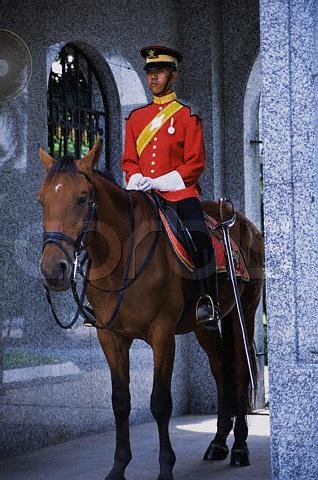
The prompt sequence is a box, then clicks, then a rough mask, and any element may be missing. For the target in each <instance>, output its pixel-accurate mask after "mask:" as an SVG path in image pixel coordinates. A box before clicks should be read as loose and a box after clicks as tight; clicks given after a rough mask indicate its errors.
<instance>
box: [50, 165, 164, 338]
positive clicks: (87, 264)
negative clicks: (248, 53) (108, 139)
mask: <svg viewBox="0 0 318 480" xmlns="http://www.w3.org/2000/svg"><path fill="white" fill-rule="evenodd" d="M79 173H81V174H82V175H84V176H85V177H86V179H87V181H88V182H89V183H90V185H91V189H90V196H89V199H88V203H89V209H88V212H87V215H86V218H85V220H84V223H83V227H82V228H81V231H80V233H79V234H78V236H77V237H76V239H73V238H72V237H70V236H69V235H66V234H65V233H63V232H46V231H44V233H43V248H42V252H43V250H44V248H45V247H46V245H48V244H49V243H53V244H54V245H56V246H57V247H58V248H60V250H62V252H63V253H64V255H65V258H66V259H67V261H68V263H69V264H70V265H71V280H70V287H71V290H72V294H73V298H74V300H75V302H76V304H77V311H76V313H75V315H74V317H73V319H72V320H71V321H70V322H69V323H68V324H66V325H65V324H63V323H62V322H61V321H60V319H59V318H58V316H57V314H56V312H55V309H54V306H53V303H52V299H51V294H50V290H49V288H48V287H47V286H46V285H44V290H45V294H46V299H47V301H48V303H49V305H50V307H51V311H52V314H53V317H54V319H55V321H56V323H57V324H58V325H59V326H60V327H61V328H63V329H69V328H72V327H73V326H74V324H75V323H76V322H77V320H78V318H79V316H80V315H81V316H82V317H83V318H84V321H85V322H86V323H85V324H86V325H88V326H93V327H95V328H97V329H103V328H109V327H110V326H111V324H112V323H113V321H114V320H115V318H116V316H117V314H118V312H119V309H120V306H121V303H122V301H123V297H124V294H125V291H126V289H127V288H128V287H129V286H130V285H131V284H132V283H134V282H135V281H136V280H137V278H138V277H139V275H141V273H142V272H143V271H144V269H145V268H146V266H147V264H148V262H149V261H150V259H151V257H152V255H153V253H154V250H155V247H156V244H157V240H158V236H159V230H160V228H159V227H160V216H159V212H158V205H157V202H158V200H157V199H156V198H153V197H151V198H152V201H151V202H150V203H151V205H152V207H153V209H154V211H155V215H156V229H155V236H154V239H153V242H152V244H151V246H150V248H149V251H148V253H147V255H146V257H145V259H144V261H143V263H142V265H141V266H140V267H139V269H138V271H137V272H136V274H135V276H134V278H132V279H130V280H129V278H128V277H129V272H130V269H131V262H132V258H133V249H134V245H135V215H134V204H133V200H132V196H131V192H130V191H129V190H125V192H126V194H127V196H128V201H129V217H130V239H131V240H130V245H129V251H128V258H127V264H126V268H125V271H124V277H123V281H122V285H121V286H120V287H119V288H118V289H113V290H111V289H103V288H100V287H97V286H96V285H93V284H92V283H91V282H90V280H89V278H88V277H89V272H90V268H91V265H92V260H91V258H90V256H89V254H88V252H87V251H86V250H85V247H86V240H87V236H88V233H89V232H90V231H92V232H93V233H94V232H95V223H96V221H97V220H98V218H97V217H98V216H97V211H98V210H97V203H96V193H95V189H94V184H93V182H92V180H91V178H90V177H89V176H88V175H86V174H85V173H83V172H79ZM140 193H143V192H140ZM143 195H146V194H144V193H143ZM147 197H149V196H148V195H147ZM91 223H94V228H93V229H90V225H91ZM62 242H65V243H68V244H69V245H71V246H72V247H73V248H74V253H73V258H72V257H71V256H70V254H69V252H68V251H67V249H66V248H65V247H64V245H63V244H62ZM83 251H85V254H84V256H83V258H82V260H79V258H80V255H81V254H82V252H83ZM84 270H85V272H84ZM77 272H79V273H80V275H81V276H82V277H83V286H82V292H81V294H80V295H79V294H78V291H77V283H76V276H77ZM88 284H89V285H90V286H92V287H93V288H95V289H97V290H99V291H102V292H104V293H118V294H119V295H118V297H117V301H116V304H115V307H114V310H113V312H112V315H111V317H110V319H109V321H108V322H107V326H105V327H104V326H99V325H97V323H96V318H95V315H94V313H93V310H92V309H91V308H88V307H86V306H84V301H85V296H86V288H87V285H88Z"/></svg>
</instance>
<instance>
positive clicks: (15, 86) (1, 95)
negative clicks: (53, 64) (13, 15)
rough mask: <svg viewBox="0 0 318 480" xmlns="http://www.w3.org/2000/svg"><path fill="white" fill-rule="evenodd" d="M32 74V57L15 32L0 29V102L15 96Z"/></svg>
mask: <svg viewBox="0 0 318 480" xmlns="http://www.w3.org/2000/svg"><path fill="white" fill-rule="evenodd" d="M31 75H32V57H31V52H30V50H29V48H28V46H27V45H26V43H25V42H24V41H23V40H22V38H21V37H19V36H18V35H17V34H15V33H13V32H11V31H9V30H3V29H0V103H5V102H7V101H9V100H12V99H13V98H15V97H17V96H18V95H19V94H20V93H21V92H22V91H23V89H24V88H25V87H26V86H27V84H28V83H29V81H30V79H31Z"/></svg>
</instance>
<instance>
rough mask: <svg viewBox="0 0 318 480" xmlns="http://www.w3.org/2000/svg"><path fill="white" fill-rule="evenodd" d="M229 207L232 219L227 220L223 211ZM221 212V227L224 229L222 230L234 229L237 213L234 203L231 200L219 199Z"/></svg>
mask: <svg viewBox="0 0 318 480" xmlns="http://www.w3.org/2000/svg"><path fill="white" fill-rule="evenodd" d="M228 206H230V218H228V219H227V220H225V219H224V215H223V210H224V209H225V208H226V207H228ZM219 212H220V219H221V222H220V227H222V228H224V227H225V228H231V227H233V225H234V223H235V222H236V213H235V210H234V206H233V203H232V202H231V200H227V199H226V198H225V197H221V198H220V199H219Z"/></svg>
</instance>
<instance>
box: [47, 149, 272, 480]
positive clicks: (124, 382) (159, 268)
mask: <svg viewBox="0 0 318 480" xmlns="http://www.w3.org/2000/svg"><path fill="white" fill-rule="evenodd" d="M100 150H101V148H100V145H99V144H96V145H95V146H94V147H93V148H92V150H91V151H90V152H89V153H88V154H87V155H86V157H84V158H83V159H82V160H74V159H72V158H70V157H67V158H64V159H63V161H55V160H53V159H52V158H51V157H50V155H49V154H48V153H47V152H46V151H44V150H43V149H40V157H41V159H42V162H43V164H44V166H45V168H46V170H47V174H46V178H45V180H44V183H43V185H42V187H41V189H40V192H39V200H40V202H41V204H42V206H43V214H44V230H45V232H58V233H59V235H58V238H59V245H57V244H56V243H48V244H46V245H45V246H44V250H43V255H42V259H41V271H42V275H43V279H44V282H45V284H46V285H47V286H48V287H49V288H50V289H52V290H60V291H62V290H66V289H67V288H69V286H70V277H71V271H72V265H71V261H70V259H71V260H72V259H73V256H74V245H73V244H72V242H73V240H75V239H76V238H78V236H81V235H82V232H83V225H86V226H87V228H88V229H89V234H88V236H87V237H86V244H85V249H86V250H87V251H88V252H89V254H90V256H91V259H92V269H91V273H90V277H89V279H90V281H89V285H88V288H87V297H88V300H89V302H90V304H91V306H92V307H93V309H94V312H95V315H96V319H97V323H98V325H99V326H100V327H104V328H99V329H98V330H97V333H98V338H99V342H100V344H101V346H102V349H103V351H104V353H105V356H106V359H107V362H108V365H109V368H110V371H111V379H112V403H113V411H114V415H115V420H116V433H117V435H116V450H115V455H114V464H113V467H112V470H111V471H110V473H109V474H108V476H107V477H106V479H108V480H123V479H124V473H125V469H126V467H127V465H128V463H129V461H130V460H131V449H130V443H129V413H130V392H129V348H130V346H131V344H132V341H133V339H136V338H138V339H142V340H144V341H145V342H147V343H148V344H149V345H150V346H151V348H152V351H153V358H154V379H153V390H152V394H151V412H152V414H153V416H154V418H155V420H156V422H157V425H158V431H159V438H160V454H159V463H160V475H159V479H158V480H172V479H173V473H172V470H173V466H174V463H175V454H174V451H173V449H172V446H171V443H170V438H169V430H168V426H169V420H170V416H171V411H172V399H171V376H172V369H173V362H174V354H175V335H178V334H183V333H188V332H192V331H194V332H195V335H196V337H197V339H198V341H199V343H200V345H201V347H202V348H203V349H204V350H205V352H206V353H207V355H208V358H209V362H210V366H211V371H212V373H213V375H214V378H215V380H216V384H217V389H218V422H217V432H216V435H215V437H214V439H213V440H212V442H211V443H210V445H209V447H208V449H207V450H206V452H205V455H204V459H205V460H221V459H225V458H226V456H227V454H228V447H227V445H226V438H227V436H228V435H229V433H230V431H231V429H232V428H233V423H234V420H235V425H234V437H235V441H234V444H233V447H232V452H231V464H232V465H237V466H245V465H248V464H249V459H248V449H247V444H246V440H247V435H248V429H247V424H246V414H247V412H248V408H249V395H248V390H249V388H248V387H249V373H248V368H247V362H246V359H245V354H244V349H243V342H242V334H241V331H240V327H239V321H238V318H237V311H236V307H235V303H234V296H233V292H232V287H231V283H230V282H229V280H228V278H227V276H226V275H224V274H221V275H220V278H219V297H220V306H221V311H222V313H223V318H222V336H221V335H220V332H219V331H218V330H217V331H208V330H207V329H206V328H205V327H202V326H201V327H197V326H196V321H195V296H192V300H191V302H190V304H189V292H191V291H193V288H194V281H193V280H192V279H191V278H190V276H189V275H186V274H185V273H184V271H183V270H182V269H181V267H180V265H179V263H178V261H177V259H176V258H175V256H174V255H173V253H172V252H171V250H170V248H167V244H166V240H165V236H164V234H163V233H162V232H159V234H156V230H157V223H156V215H155V213H154V209H153V206H152V205H151V202H150V201H149V200H148V199H147V197H146V196H145V195H144V194H142V193H140V192H137V191H136V192H135V191H133V192H131V193H130V194H129V193H128V192H127V191H126V190H124V189H123V188H121V187H120V186H118V185H116V184H115V183H112V182H110V181H109V180H107V179H106V178H104V177H103V175H101V174H100V173H98V172H97V171H96V170H93V167H94V165H95V164H96V162H97V161H98V158H99V155H100ZM93 194H94V196H95V198H94V201H95V202H96V204H97V207H98V210H97V211H98V219H96V218H91V217H90V216H89V211H90V208H91V203H92V195H93ZM129 199H130V200H129ZM204 207H205V209H206V211H207V212H208V213H209V214H210V215H212V216H213V217H214V218H216V219H217V218H218V208H217V204H216V203H213V202H206V203H204ZM132 211H133V218H134V223H135V234H134V236H133V237H132V236H131V229H132V227H131V215H132ZM87 218H89V222H87ZM49 234H50V233H49ZM232 235H233V237H234V239H235V240H236V242H237V244H238V245H239V246H240V249H241V251H242V253H243V255H244V258H245V261H246V265H247V269H248V272H249V275H250V281H249V282H247V283H243V282H241V283H240V286H239V288H240V292H241V301H242V306H243V311H244V315H245V320H246V326H247V333H248V341H249V346H250V349H251V350H252V341H253V332H254V316H255V311H256V308H257V305H258V303H259V299H260V294H261V288H262V263H263V261H262V238H261V235H260V233H259V232H258V231H257V230H256V228H255V227H254V226H253V225H252V224H251V223H250V222H249V221H248V220H247V219H246V218H245V217H244V216H243V215H241V214H239V213H238V214H237V221H236V224H235V226H234V227H233V228H232ZM155 238H156V243H154V239H155ZM70 239H71V240H70ZM72 239H73V240H72ZM132 241H133V247H134V248H133V259H132V261H131V268H130V269H129V270H130V271H129V284H128V286H127V288H125V289H124V295H123V297H122V303H121V306H120V309H119V311H118V313H117V315H116V317H115V318H114V319H113V321H112V323H111V324H109V319H110V318H111V316H112V314H113V311H114V308H115V306H116V302H117V299H118V295H120V294H121V293H120V292H118V290H120V288H121V286H122V285H123V278H124V277H125V276H126V277H127V262H128V258H129V256H131V243H132ZM154 245H155V248H152V247H153V246H154ZM61 246H62V248H61ZM151 249H153V252H152V255H151V258H149V251H150V250H151ZM147 256H148V260H149V261H148V262H147V264H145V263H144V260H145V258H147ZM132 265H133V266H134V268H132ZM140 266H143V269H142V268H140ZM136 272H137V273H136ZM105 290H106V291H105ZM109 290H113V291H114V293H109ZM190 297H191V295H190Z"/></svg>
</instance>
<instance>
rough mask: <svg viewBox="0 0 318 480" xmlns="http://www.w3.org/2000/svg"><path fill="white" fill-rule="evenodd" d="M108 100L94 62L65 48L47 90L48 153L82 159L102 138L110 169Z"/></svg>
mask: <svg viewBox="0 0 318 480" xmlns="http://www.w3.org/2000/svg"><path fill="white" fill-rule="evenodd" d="M106 105H107V104H106V99H105V95H104V92H103V89H102V87H101V83H100V80H99V79H98V75H97V73H96V70H95V68H94V66H93V64H92V62H91V61H90V60H89V59H88V58H87V56H86V55H85V54H84V53H83V52H81V51H80V50H79V49H78V48H77V47H75V46H73V45H65V47H63V48H62V50H61V51H60V52H59V53H58V55H57V56H56V58H55V61H54V62H53V64H52V68H51V72H50V78H49V88H48V151H49V153H50V154H51V155H54V157H55V158H61V157H63V156H64V155H66V154H68V155H74V156H75V157H76V158H81V157H83V156H84V155H86V154H87V152H88V151H89V149H90V148H91V147H92V146H93V144H94V143H95V142H96V141H98V140H99V139H100V138H102V139H103V142H104V151H105V166H106V167H107V168H108V163H109V162H108V135H107V133H108V129H107V116H108V115H107V110H106Z"/></svg>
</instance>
